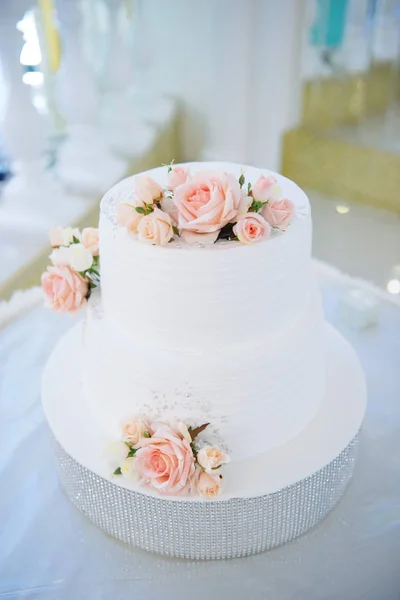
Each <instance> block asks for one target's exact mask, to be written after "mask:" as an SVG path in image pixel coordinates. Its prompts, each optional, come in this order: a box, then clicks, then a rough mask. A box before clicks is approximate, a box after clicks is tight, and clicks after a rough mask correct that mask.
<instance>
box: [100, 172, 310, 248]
mask: <svg viewBox="0 0 400 600" xmlns="http://www.w3.org/2000/svg"><path fill="white" fill-rule="evenodd" d="M309 211H310V207H309V203H308V199H307V197H306V195H305V194H304V193H303V192H302V190H300V188H298V186H296V185H295V184H294V183H293V182H292V181H290V180H288V179H286V178H285V177H283V176H281V175H278V174H276V173H272V172H270V171H267V170H261V169H256V168H254V167H244V166H241V165H238V164H233V163H187V164H181V165H170V166H163V167H158V168H156V169H152V170H150V171H146V172H145V173H141V174H139V175H136V176H134V177H129V178H127V179H125V180H123V181H121V182H120V183H118V184H117V185H115V186H114V187H113V188H112V189H111V190H110V191H109V192H108V193H107V194H106V195H105V197H104V198H103V200H102V203H101V213H102V217H103V218H105V219H108V220H109V221H111V223H112V224H113V225H115V226H118V227H123V228H125V229H127V231H128V232H129V233H130V234H132V238H133V239H136V240H137V241H139V242H143V243H147V244H149V245H153V246H164V247H167V248H182V247H183V246H184V247H194V248H206V247H207V248H210V247H211V248H213V249H219V250H221V249H228V248H233V247H235V246H238V245H239V246H240V245H242V244H245V245H250V244H254V243H259V242H264V241H266V240H268V238H274V237H276V236H279V235H281V234H282V232H286V230H287V229H289V227H290V226H291V224H292V222H294V223H293V225H294V226H295V222H296V221H297V220H299V219H302V218H304V217H307V216H309ZM268 241H269V240H268Z"/></svg>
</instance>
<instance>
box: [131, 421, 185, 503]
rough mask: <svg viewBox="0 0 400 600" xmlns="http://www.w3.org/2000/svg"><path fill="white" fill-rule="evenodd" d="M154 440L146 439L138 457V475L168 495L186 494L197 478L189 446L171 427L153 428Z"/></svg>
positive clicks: (137, 454)
mask: <svg viewBox="0 0 400 600" xmlns="http://www.w3.org/2000/svg"><path fill="white" fill-rule="evenodd" d="M152 431H154V433H153V435H152V437H151V438H144V439H143V441H142V445H141V448H140V449H139V450H138V451H137V453H136V455H135V456H136V464H135V466H136V471H137V473H138V474H139V475H140V477H141V478H142V479H143V481H145V482H146V483H149V484H150V485H151V486H153V487H154V488H156V489H157V490H159V491H160V492H161V493H164V494H177V493H179V492H182V490H184V488H186V486H188V484H189V483H190V479H191V477H192V476H193V474H194V457H193V452H192V449H191V447H190V444H189V442H188V441H187V440H186V439H185V438H183V437H181V436H179V435H177V434H176V433H175V432H174V431H173V430H172V429H171V428H170V427H169V426H168V425H165V424H163V423H157V424H155V425H152Z"/></svg>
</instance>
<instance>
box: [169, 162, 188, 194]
mask: <svg viewBox="0 0 400 600" xmlns="http://www.w3.org/2000/svg"><path fill="white" fill-rule="evenodd" d="M188 177H189V170H188V169H187V168H186V167H173V168H172V170H171V171H170V172H169V173H168V175H167V188H168V189H169V190H174V189H175V188H177V187H178V186H179V185H183V184H184V183H186V181H187V179H188Z"/></svg>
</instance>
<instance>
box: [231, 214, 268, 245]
mask: <svg viewBox="0 0 400 600" xmlns="http://www.w3.org/2000/svg"><path fill="white" fill-rule="evenodd" d="M270 230H271V228H270V226H269V224H268V223H267V221H266V220H265V219H264V217H262V216H261V215H259V214H258V213H254V212H251V213H246V214H245V215H240V217H239V218H238V220H237V223H236V224H235V225H234V227H233V233H234V234H235V235H236V236H237V238H238V240H239V242H242V244H254V243H255V242H260V241H261V240H263V239H264V238H266V237H268V236H269V234H270Z"/></svg>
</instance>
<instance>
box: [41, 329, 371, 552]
mask: <svg viewBox="0 0 400 600" xmlns="http://www.w3.org/2000/svg"><path fill="white" fill-rule="evenodd" d="M81 341H82V330H81V324H78V325H77V326H75V327H74V328H73V329H72V330H71V331H70V332H69V333H68V334H67V335H66V336H65V337H64V338H62V340H61V341H60V342H59V344H58V346H57V347H56V349H55V350H54V352H53V354H52V356H51V357H50V359H49V362H48V364H47V367H46V370H45V373H44V377H43V389H42V400H43V407H44V411H45V414H46V417H47V420H48V423H49V425H50V428H51V430H52V433H53V439H54V453H55V458H56V465H57V468H58V472H59V476H60V480H61V483H62V485H63V487H64V489H65V491H66V493H67V495H68V497H69V498H70V499H71V501H72V502H73V503H74V504H75V506H77V508H78V509H79V510H80V511H82V513H84V514H85V515H86V516H87V517H88V518H89V519H90V520H91V521H92V522H93V523H94V524H95V525H97V526H98V527H100V528H101V529H103V530H104V531H105V532H106V533H108V534H109V535H112V536H114V537H116V538H118V539H120V540H122V541H124V542H126V543H128V544H131V545H133V546H137V547H140V548H142V549H144V550H149V551H152V552H157V553H160V554H164V555H168V556H174V557H179V558H188V559H225V558H237V557H242V556H248V555H251V554H254V553H257V552H262V551H263V550H267V549H270V548H273V547H275V546H278V545H280V544H283V543H284V542H288V541H290V540H293V539H294V538H296V537H297V536H299V535H301V534H303V533H304V532H306V531H307V530H308V529H310V528H311V527H313V526H314V525H316V524H317V523H318V522H319V521H320V520H321V519H323V518H324V517H325V516H326V515H327V514H328V512H329V511H330V510H331V509H332V508H333V507H334V506H335V505H336V504H337V502H338V501H339V500H340V498H341V497H342V495H343V493H344V491H345V489H346V486H347V484H348V483H349V481H350V479H351V477H352V475H353V472H354V467H355V462H356V455H357V448H358V439H359V435H358V433H359V429H360V426H361V423H362V420H363V416H364V412H365V399H366V393H365V383H364V377H363V374H362V370H361V367H360V365H359V363H358V359H357V357H356V356H355V354H354V351H353V350H352V349H351V348H350V346H349V345H348V343H347V342H345V340H344V339H343V338H342V337H341V336H340V335H339V334H338V333H337V332H336V331H335V330H333V329H332V328H330V327H329V328H327V358H328V374H327V380H328V388H329V391H328V393H327V399H326V401H325V402H324V403H323V407H322V408H321V410H320V413H319V414H318V415H317V417H316V419H315V420H314V421H313V423H312V424H311V425H310V426H309V427H308V428H307V430H305V431H304V432H303V433H302V434H301V435H300V436H298V437H297V438H296V439H295V440H293V441H292V442H290V443H289V444H287V445H285V447H283V448H282V449H278V450H276V451H275V453H274V455H273V456H274V460H272V461H271V457H270V456H269V457H266V459H265V464H264V463H263V459H262V457H261V458H260V459H258V462H255V464H254V469H255V471H256V472H257V473H258V479H260V477H261V487H262V486H263V485H265V492H266V493H259V490H260V485H259V486H258V488H257V487H256V488H253V489H252V490H249V491H250V493H249V494H246V490H245V489H243V488H241V487H240V486H239V485H238V487H237V489H236V490H235V488H234V487H233V488H232V486H231V488H230V489H228V490H227V491H226V492H225V494H223V495H222V496H220V499H218V500H215V501H207V500H198V499H196V498H191V499H187V498H185V499H176V498H173V499H169V498H165V497H161V496H158V495H155V494H150V493H147V492H146V491H144V490H143V488H140V489H137V486H136V488H135V487H134V486H133V484H127V483H126V481H125V480H122V479H121V478H113V479H111V477H110V467H109V464H108V463H107V460H106V459H105V457H104V454H105V452H104V449H105V441H104V439H103V438H102V436H101V434H100V433H99V430H98V429H97V425H96V420H95V415H94V414H93V411H92V410H91V409H90V408H89V407H88V405H87V403H86V402H85V397H84V393H83V390H82V385H81V381H80V369H81V364H82V361H81V350H80V348H81ZM339 375H340V376H339ZM271 464H272V467H271ZM263 465H264V468H263ZM228 466H229V467H230V469H231V471H230V473H227V472H226V473H225V475H226V477H225V479H226V480H227V479H229V477H230V476H231V479H233V476H234V474H235V471H234V465H232V463H231V465H228ZM263 477H264V478H265V479H264V480H263ZM264 482H265V483H264Z"/></svg>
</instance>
